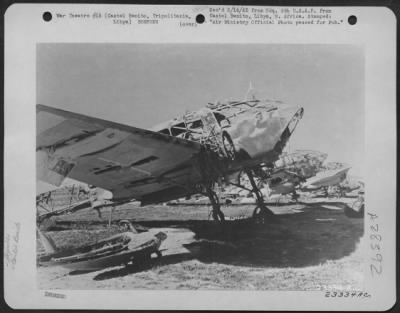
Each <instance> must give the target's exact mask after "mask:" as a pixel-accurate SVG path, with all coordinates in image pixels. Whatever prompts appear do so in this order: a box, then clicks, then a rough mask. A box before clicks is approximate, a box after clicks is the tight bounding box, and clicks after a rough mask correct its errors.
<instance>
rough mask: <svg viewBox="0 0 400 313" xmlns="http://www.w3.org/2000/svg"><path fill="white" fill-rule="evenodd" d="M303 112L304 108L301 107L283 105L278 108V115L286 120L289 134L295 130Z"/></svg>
mask: <svg viewBox="0 0 400 313" xmlns="http://www.w3.org/2000/svg"><path fill="white" fill-rule="evenodd" d="M303 114H304V109H303V108H302V107H284V108H280V109H279V115H280V116H281V117H282V118H284V119H285V120H286V122H287V128H288V130H289V132H290V134H291V133H293V131H294V130H295V128H296V126H297V124H298V122H299V121H300V120H301V118H302V117H303Z"/></svg>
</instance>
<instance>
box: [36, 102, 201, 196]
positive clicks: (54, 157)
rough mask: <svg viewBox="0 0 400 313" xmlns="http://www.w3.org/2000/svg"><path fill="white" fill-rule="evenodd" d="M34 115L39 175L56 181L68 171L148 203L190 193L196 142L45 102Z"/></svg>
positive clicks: (194, 176) (194, 178) (195, 177)
mask: <svg viewBox="0 0 400 313" xmlns="http://www.w3.org/2000/svg"><path fill="white" fill-rule="evenodd" d="M36 115H37V116H36V117H37V134H36V135H37V137H36V157H37V179H39V180H41V181H44V182H47V183H50V184H52V185H56V186H59V185H61V183H62V182H63V181H64V179H65V178H66V177H70V178H72V179H75V180H78V181H81V182H84V183H87V184H90V185H94V186H97V187H101V188H104V189H106V190H109V191H111V192H112V193H113V197H114V199H125V198H135V199H136V200H139V201H142V203H143V201H144V202H146V203H152V202H162V201H167V200H170V199H173V198H174V197H180V196H184V195H186V194H189V193H190V190H189V189H190V188H193V187H190V186H193V184H194V183H196V182H197V181H198V179H199V176H198V175H199V174H198V172H197V171H195V170H194V168H193V159H194V158H195V155H196V154H197V153H198V152H199V151H200V149H201V145H200V144H198V143H196V142H193V141H189V140H185V139H181V138H176V137H172V136H168V135H164V134H161V133H157V132H153V131H149V130H144V129H140V128H135V127H131V126H126V125H123V124H119V123H114V122H110V121H106V120H102V119H98V118H93V117H89V116H85V115H81V114H76V113H72V112H68V111H64V110H60V109H56V108H51V107H48V106H44V105H37V114H36ZM192 193H193V190H192ZM171 197H172V198H171Z"/></svg>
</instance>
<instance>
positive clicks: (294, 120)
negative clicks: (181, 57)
mask: <svg viewBox="0 0 400 313" xmlns="http://www.w3.org/2000/svg"><path fill="white" fill-rule="evenodd" d="M303 113H304V109H303V108H296V107H290V106H286V105H284V104H283V103H281V102H280V101H270V100H263V101H262V100H257V99H255V98H254V97H253V99H251V100H245V101H229V102H225V103H216V104H213V103H209V104H208V105H207V106H206V107H204V108H202V109H201V110H199V111H195V112H186V113H185V114H184V115H183V116H181V117H179V118H175V119H173V120H170V121H168V122H166V123H163V124H161V125H159V126H156V127H154V128H153V129H152V130H145V129H140V128H136V127H131V126H127V125H123V124H119V123H115V122H110V121H106V120H102V119H98V118H94V117H89V116H85V115H81V114H77V113H72V112H68V111H64V110H60V109H55V108H51V107H48V106H44V105H38V106H37V125H38V132H37V145H36V154H37V178H38V179H39V180H41V181H44V182H47V183H50V184H52V185H54V186H60V185H61V184H62V182H63V181H64V179H65V178H66V177H69V178H72V179H74V180H77V181H80V182H82V183H85V184H88V185H92V186H96V187H99V188H102V189H104V190H107V191H109V192H108V197H97V198H96V201H87V200H84V201H81V202H79V203H78V205H69V206H66V207H64V208H63V209H62V210H57V211H50V212H45V213H43V214H40V216H39V217H38V223H39V224H40V223H41V222H42V221H43V220H45V219H47V218H49V217H51V216H53V215H57V214H63V213H65V212H73V211H75V210H77V209H80V208H83V207H92V208H94V209H97V210H98V211H99V212H100V209H101V208H103V207H106V206H111V207H115V206H117V205H120V204H122V203H126V202H130V201H132V200H135V201H140V202H141V204H142V205H147V204H152V203H160V202H167V201H171V200H174V199H178V198H182V197H190V196H191V195H195V194H203V195H205V196H207V197H208V198H209V201H210V203H211V206H212V217H213V219H214V220H215V221H217V222H220V223H223V222H224V220H225V216H224V213H223V212H222V210H221V204H220V201H219V197H218V195H217V193H216V191H215V189H216V188H215V187H216V185H217V184H224V185H231V186H235V187H237V188H242V189H244V190H247V191H249V192H251V193H253V194H254V196H255V199H256V207H255V209H254V212H253V217H254V219H255V220H257V221H258V222H261V223H263V222H265V221H266V220H267V219H272V218H273V217H274V214H273V213H272V211H270V210H269V209H268V208H267V206H266V205H265V202H264V197H263V194H262V192H261V190H260V187H261V186H260V182H264V183H266V184H268V185H269V186H270V187H271V188H274V187H275V188H277V187H278V186H280V187H285V186H284V184H283V182H284V181H285V180H286V181H288V180H287V179H286V178H288V177H289V176H290V177H291V179H290V184H291V186H290V188H289V189H290V190H291V191H293V190H295V189H294V188H295V187H296V186H297V185H298V182H304V180H306V179H308V178H311V177H313V176H315V175H316V172H317V170H318V169H319V168H320V167H321V164H322V162H323V161H322V162H321V159H324V156H325V155H324V154H321V155H317V156H315V155H314V157H311V158H309V159H310V160H314V161H315V164H314V163H310V162H308V163H307V166H300V164H301V162H300V161H299V160H297V161H296V157H295V155H292V156H290V158H291V160H290V162H289V161H288V160H289V159H288V158H289V156H287V155H285V154H283V155H282V152H283V149H284V148H285V146H286V144H287V142H288V140H289V138H290V136H291V135H292V133H293V132H294V130H295V128H296V126H297V125H298V123H299V121H300V120H301V118H302V116H303ZM302 155H303V157H304V153H303V154H302ZM306 155H307V156H310V155H309V154H306ZM285 156H286V157H287V158H286V159H285ZM285 162H286V163H285ZM280 163H281V165H279V164H280ZM310 164H311V166H310ZM347 170H348V169H347ZM307 171H308V172H307ZM279 173H285V175H283V176H282V175H281V174H279ZM344 173H347V171H345V172H344ZM243 176H246V177H247V182H248V183H247V184H244V183H243ZM333 176H334V177H336V176H337V175H336V174H335V173H334V174H333ZM339 176H340V175H339ZM293 178H296V179H293ZM340 178H343V175H342V174H341V176H340ZM328 180H329V179H328ZM310 186H311V187H319V186H324V183H321V181H320V180H318V181H314V182H311V183H310V184H309V185H308V187H310ZM278 189H279V188H278ZM278 189H277V191H279V190H278ZM281 192H283V191H281ZM100 198H102V199H100ZM45 199H46V197H45V196H43V195H41V196H38V198H37V207H38V208H39V207H42V209H43V207H45V205H43V203H44V202H45ZM99 200H101V201H99ZM130 230H131V231H130V232H129V233H131V234H132V233H136V231H135V229H134V227H132V226H130ZM38 233H39V237H40V239H41V241H42V243H43V246H44V247H45V250H46V253H45V255H42V256H40V257H39V260H38V262H39V264H46V265H54V264H56V265H63V266H66V267H70V268H75V269H88V268H92V269H95V268H101V267H105V266H109V265H110V264H115V263H118V264H120V263H127V262H129V261H131V260H132V259H136V258H139V257H140V258H142V257H143V256H149V255H150V254H152V253H157V254H158V255H159V251H158V248H159V246H160V244H161V242H162V241H163V240H164V239H165V237H166V235H165V234H163V233H158V234H156V235H153V236H152V237H151V238H148V237H146V236H144V238H145V239H144V241H142V242H141V243H139V244H136V243H135V242H136V241H137V240H138V238H140V237H141V235H142V234H134V236H132V235H127V233H128V232H124V233H123V234H125V235H121V236H114V237H112V238H109V239H107V240H105V241H102V242H101V243H97V244H94V245H90V246H85V247H82V249H78V250H76V249H75V250H70V251H61V252H60V251H58V249H57V247H56V246H55V245H54V242H52V240H51V238H49V236H46V234H44V233H43V232H42V231H41V230H40V227H38ZM139 241H140V240H139ZM134 243H135V244H134Z"/></svg>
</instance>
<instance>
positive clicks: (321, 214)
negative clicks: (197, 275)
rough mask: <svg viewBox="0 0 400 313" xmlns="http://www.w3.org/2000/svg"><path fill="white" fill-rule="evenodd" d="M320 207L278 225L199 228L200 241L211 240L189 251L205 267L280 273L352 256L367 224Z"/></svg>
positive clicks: (241, 223) (284, 218) (239, 223)
mask: <svg viewBox="0 0 400 313" xmlns="http://www.w3.org/2000/svg"><path fill="white" fill-rule="evenodd" d="M327 204H329V205H332V203H327ZM319 205H321V204H319ZM317 207H318V205H316V204H313V205H312V206H308V207H306V208H304V209H303V213H298V214H288V215H280V216H277V218H276V221H274V222H273V223H268V224H265V225H257V224H254V223H251V222H250V221H237V222H231V223H227V225H226V226H225V227H224V229H223V230H221V229H220V230H216V231H214V232H213V231H210V230H208V229H207V226H205V225H203V226H202V225H196V226H195V227H193V228H192V230H193V231H194V232H195V233H196V235H197V236H198V238H202V239H207V240H206V241H200V242H196V243H193V244H190V245H188V246H187V248H188V249H189V250H191V251H193V253H195V254H196V258H197V259H199V260H201V261H203V262H220V263H229V264H234V265H243V266H261V267H278V268H281V267H306V266H312V265H318V264H321V263H323V262H325V261H327V260H338V259H341V258H343V257H345V256H348V255H349V254H351V253H352V252H353V251H354V250H355V249H356V246H357V244H358V242H359V241H360V238H361V236H362V235H363V219H351V218H348V217H346V216H345V215H344V214H343V211H342V210H329V209H322V208H317ZM213 240H218V241H224V242H229V243H231V244H232V245H223V244H220V242H218V243H214V242H213Z"/></svg>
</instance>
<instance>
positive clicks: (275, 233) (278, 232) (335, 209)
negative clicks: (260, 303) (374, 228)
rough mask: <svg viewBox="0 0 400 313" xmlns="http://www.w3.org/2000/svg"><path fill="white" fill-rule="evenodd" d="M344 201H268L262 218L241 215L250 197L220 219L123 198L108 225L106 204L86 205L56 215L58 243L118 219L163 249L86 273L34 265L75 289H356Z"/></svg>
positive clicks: (350, 221)
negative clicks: (269, 215) (268, 215)
mask: <svg viewBox="0 0 400 313" xmlns="http://www.w3.org/2000/svg"><path fill="white" fill-rule="evenodd" d="M349 201H350V200H349V199H334V200H326V199H314V200H313V201H309V202H308V203H300V204H277V205H273V206H272V205H271V206H270V208H271V209H272V210H273V211H274V213H276V218H275V219H274V220H273V221H270V222H268V223H267V224H263V225H262V224H255V223H254V221H253V220H251V219H248V218H247V217H249V216H250V215H251V213H252V210H253V207H254V206H252V205H235V206H233V205H232V206H225V207H224V208H223V211H224V212H225V215H226V217H227V222H226V223H225V224H224V225H223V226H221V225H217V224H215V223H213V222H212V221H210V220H209V210H210V208H209V206H185V205H176V206H166V205H159V206H147V207H138V206H135V205H129V204H127V205H124V206H121V207H119V208H117V209H116V210H114V212H113V214H112V221H113V222H112V225H111V227H108V218H109V213H108V212H107V211H105V212H104V213H103V214H102V216H101V217H99V216H98V215H97V213H96V212H94V211H91V210H84V211H81V212H78V213H75V214H71V215H67V216H63V217H57V218H55V219H54V220H53V221H51V222H50V223H49V225H48V226H49V227H48V230H49V232H48V234H49V235H50V236H51V237H52V238H53V239H54V241H55V242H56V244H57V246H58V247H60V248H69V247H74V246H77V245H83V244H85V243H89V242H94V241H96V240H99V239H101V238H104V237H107V236H109V235H111V234H114V233H116V232H117V231H118V230H117V226H116V224H117V221H119V220H120V219H129V220H131V221H133V223H134V224H135V225H137V226H138V228H140V230H141V231H149V232H150V233H152V232H158V231H163V232H165V233H166V234H167V235H168V237H167V239H166V240H165V241H164V242H163V244H162V246H161V251H162V254H163V256H162V257H161V258H153V259H152V260H151V262H149V263H146V264H141V265H138V264H133V265H130V266H128V267H125V266H120V267H112V268H106V269H103V270H101V271H95V272H86V273H82V272H71V271H70V270H67V269H64V268H62V267H42V266H38V272H37V274H38V285H39V287H40V289H80V290H82V289H121V288H124V289H229V290H243V289H246V290H329V289H343V290H362V288H363V276H364V275H363V271H362V263H363V256H362V253H361V251H360V249H359V242H360V239H361V237H362V235H363V219H362V218H361V219H355V218H348V217H346V216H345V215H344V213H343V208H344V203H345V202H349ZM352 201H354V200H352ZM40 248H41V247H40V244H39V243H38V251H40Z"/></svg>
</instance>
